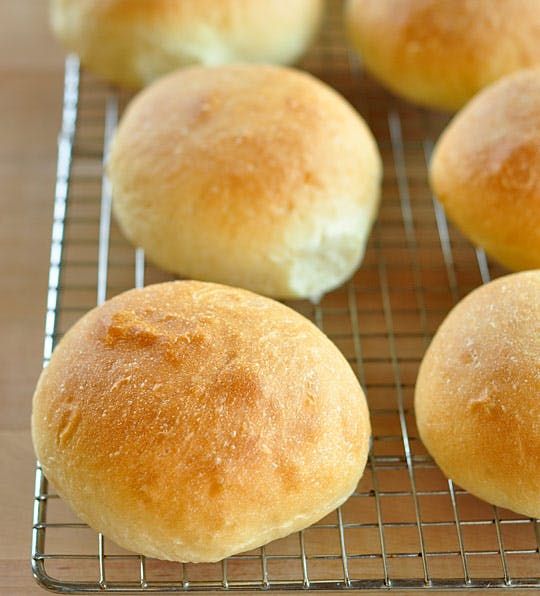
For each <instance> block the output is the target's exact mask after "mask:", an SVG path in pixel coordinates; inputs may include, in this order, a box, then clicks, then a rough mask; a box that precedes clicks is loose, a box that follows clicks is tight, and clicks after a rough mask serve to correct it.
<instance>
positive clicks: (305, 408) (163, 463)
mask: <svg viewBox="0 0 540 596" xmlns="http://www.w3.org/2000/svg"><path fill="white" fill-rule="evenodd" d="M32 432H33V439H34V444H35V448H36V452H37V455H38V457H39V459H40V461H41V463H42V465H43V467H44V470H45V472H46V474H47V476H48V477H49V478H50V479H51V480H52V482H53V483H54V485H55V487H56V488H57V489H58V491H59V493H60V494H61V495H62V496H63V497H64V498H65V499H66V500H67V502H68V503H70V504H71V506H72V507H73V509H74V510H75V512H76V513H77V514H79V515H80V516H81V517H82V518H83V519H84V520H86V521H87V522H88V523H89V524H90V525H91V526H92V527H94V528H95V529H97V530H99V531H102V532H104V533H105V535H107V536H109V537H110V538H111V539H113V540H115V541H116V542H118V543H119V544H120V545H122V546H124V547H126V548H128V549H132V550H137V551H140V552H142V553H144V554H148V555H151V556H157V557H160V558H168V559H174V560H184V561H213V560H218V559H220V558H223V557H225V556H227V555H230V554H232V553H235V552H238V551H240V550H244V549H249V548H253V547H255V546H259V545H260V544H263V543H265V542H268V541H270V540H272V539H274V538H277V537H280V536H283V535H285V534H288V533H289V532H292V531H294V530H296V529H298V528H299V527H304V526H305V525H308V524H310V523H312V522H314V521H315V520H316V519H319V518H321V517H322V516H324V515H325V514H326V513H328V512H329V511H331V510H332V508H334V507H335V506H337V505H338V504H339V503H340V502H342V501H343V500H344V499H345V498H346V497H347V496H348V495H349V494H350V492H351V491H352V490H353V489H354V487H355V485H356V482H357V481H358V478H359V476H360V474H361V473H362V470H363V467H364V465H365V461H366V456H367V449H368V440H369V418H368V413H367V407H366V403H365V399H364V396H363V394H362V391H361V389H360V387H359V385H358V382H357V380H356V378H355V377H354V374H353V373H352V371H351V369H350V367H349V366H348V364H347V362H346V361H345V359H344V358H343V357H342V356H341V354H340V353H339V351H338V350H337V348H335V347H334V345H333V344H332V343H331V342H330V341H329V340H328V339H326V338H325V337H324V336H323V335H322V334H321V333H320V331H318V330H317V328H316V327H315V326H313V325H312V324H311V323H309V322H308V321H307V320H306V319H304V318H303V317H301V316H300V315H298V314H297V313H295V312H294V311H292V310H290V309H288V308H286V307H285V306H282V305H280V304H278V303H276V302H273V301H271V300H268V299H266V298H262V297H259V296H256V295H255V294H251V293H249V292H246V291H243V290H237V289H233V288H227V287H224V286H218V285H215V284H204V283H200V282H171V283H166V284H160V285H156V286H149V287H147V288H145V289H144V290H133V291H130V292H127V293H124V294H122V295H120V296H118V297H116V298H114V299H113V300H111V301H109V302H107V303H105V304H104V305H103V306H102V307H100V308H97V309H94V310H93V311H91V312H90V313H88V314H87V315H86V316H85V317H84V318H83V319H81V321H79V322H78V323H77V324H76V325H75V326H74V327H73V328H72V329H71V330H70V331H69V332H68V333H67V335H66V336H65V337H64V339H63V340H62V342H61V343H60V345H59V346H58V347H57V349H56V350H55V352H54V355H53V358H52V360H51V363H50V365H49V367H48V368H47V369H46V370H45V371H44V372H43V374H42V376H41V378H40V381H39V384H38V387H37V389H36V393H35V396H34V410H33V418H32Z"/></svg>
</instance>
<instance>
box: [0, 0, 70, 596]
mask: <svg viewBox="0 0 540 596" xmlns="http://www.w3.org/2000/svg"><path fill="white" fill-rule="evenodd" d="M0 28H1V33H0V85H1V91H0V131H1V134H0V188H1V189H2V192H1V196H0V201H1V213H2V216H1V217H0V271H1V279H2V287H1V294H0V329H2V341H1V342H0V362H1V366H0V388H1V398H0V453H1V454H2V457H1V458H0V475H1V481H0V527H1V532H0V536H1V538H0V574H1V578H0V593H1V594H9V595H10V596H11V595H18V594H21V595H22V594H24V595H27V594H43V591H42V590H41V589H39V588H38V587H37V586H36V585H35V583H34V581H33V579H32V576H31V573H30V563H29V551H30V526H31V515H32V493H33V481H34V469H33V468H34V455H33V451H32V446H31V442H30V433H29V416H30V400H31V396H32V391H33V388H34V384H35V381H36V378H37V375H38V374H39V371H40V368H41V352H42V344H43V317H44V305H45V292H46V284H47V267H48V251H49V236H50V226H51V210H52V200H51V197H52V196H53V189H54V174H55V162H56V134H57V131H58V125H59V120H60V111H61V103H60V100H61V92H62V76H63V52H62V50H61V49H60V48H59V47H58V46H57V45H56V43H55V42H54V40H53V39H52V38H51V36H50V35H49V31H48V26H47V2H45V1H42V0H16V1H14V0H2V2H0Z"/></svg>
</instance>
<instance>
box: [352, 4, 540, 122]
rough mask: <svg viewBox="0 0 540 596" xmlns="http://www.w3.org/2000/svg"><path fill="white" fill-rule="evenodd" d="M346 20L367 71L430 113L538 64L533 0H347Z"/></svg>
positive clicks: (539, 34) (538, 9) (538, 7)
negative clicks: (423, 106) (508, 75)
mask: <svg viewBox="0 0 540 596" xmlns="http://www.w3.org/2000/svg"><path fill="white" fill-rule="evenodd" d="M346 21H347V26H348V30H349V34H350V38H351V41H352V43H353V45H354V46H355V47H356V48H357V49H358V51H359V52H360V54H361V56H362V62H363V64H364V65H365V67H366V68H367V70H369V71H370V72H371V73H372V74H373V75H374V76H376V77H377V78H378V79H380V81H381V82H382V83H383V84H385V85H386V86H387V87H388V88H389V89H391V90H392V91H394V92H395V93H397V94H398V95H402V96H403V97H406V98H407V99H409V100H411V101H414V102H417V103H419V104H422V105H425V106H429V107H434V108H440V109H443V110H457V109H459V108H460V107H461V106H463V105H464V104H465V103H466V102H467V101H468V100H469V99H470V98H471V97H472V96H473V95H474V94H475V93H477V92H478V91H479V90H480V89H482V88H483V87H485V86H486V85H489V84H490V83H492V82H493V81H496V80H497V79H498V78H500V77H502V76H504V75H506V74H508V73H511V72H513V71H515V70H518V69H520V68H526V67H528V66H534V65H537V64H538V65H540V2H539V1H538V0H495V1H494V0H348V4H347V9H346Z"/></svg>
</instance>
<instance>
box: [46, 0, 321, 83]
mask: <svg viewBox="0 0 540 596" xmlns="http://www.w3.org/2000/svg"><path fill="white" fill-rule="evenodd" d="M322 12H323V0H286V1H285V2H284V1H283V0H52V1H51V24H52V28H53V30H54V32H55V33H56V35H57V37H58V38H59V39H60V40H61V41H62V42H63V43H64V45H65V46H66V47H67V48H68V49H69V50H70V51H73V52H77V53H78V54H79V55H80V57H81V61H82V63H83V65H84V66H86V67H87V68H88V69H89V70H91V71H93V72H94V73H96V74H98V75H100V76H102V77H104V78H105V79H108V80H110V81H113V82H115V83H119V84H121V85H127V86H129V87H140V86H143V85H146V84H148V83H150V82H151V81H153V80H154V79H156V78H158V77H159V76H161V75H164V74H166V73H168V72H170V71H172V70H176V69H177V68H179V67H182V66H186V65H190V64H207V65H216V64H228V63H231V62H268V63H277V64H289V63H292V62H295V61H296V60H297V58H299V56H300V55H301V54H303V53H304V51H305V50H306V48H307V47H308V45H309V43H310V42H311V40H312V38H313V37H314V35H315V33H316V32H317V30H318V27H319V24H320V21H321V17H322Z"/></svg>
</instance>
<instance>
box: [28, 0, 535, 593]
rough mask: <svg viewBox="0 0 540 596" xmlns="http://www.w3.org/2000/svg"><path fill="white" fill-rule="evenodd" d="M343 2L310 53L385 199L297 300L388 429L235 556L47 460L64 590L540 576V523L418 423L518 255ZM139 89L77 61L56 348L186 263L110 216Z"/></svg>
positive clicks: (55, 298)
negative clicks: (123, 124)
mask: <svg viewBox="0 0 540 596" xmlns="http://www.w3.org/2000/svg"><path fill="white" fill-rule="evenodd" d="M339 5H340V3H339V2H333V3H332V7H331V8H332V10H331V12H330V14H329V16H328V18H327V23H326V27H325V31H324V32H323V35H322V38H321V40H320V42H319V43H318V44H317V46H316V47H315V48H314V51H313V52H312V53H311V54H310V55H309V56H308V58H307V59H306V61H305V63H304V66H305V67H306V68H307V69H308V70H311V71H312V72H314V73H315V74H316V75H317V76H319V77H320V78H322V79H325V80H327V81H328V82H330V83H331V84H333V85H334V86H335V87H336V88H338V89H339V90H340V91H341V92H342V93H343V94H344V95H345V96H346V97H347V98H348V99H349V100H350V101H351V102H352V103H353V104H354V105H356V106H357V107H358V108H359V109H360V111H361V113H362V114H363V115H364V116H365V117H366V119H367V121H368V123H369V125H370V127H371V129H372V130H373V131H374V133H375V135H376V137H377V140H378V142H379V146H380V148H381V153H382V155H383V160H384V164H385V179H384V184H383V202H382V206H381V212H380V216H379V220H378V223H377V224H376V226H375V228H374V231H373V234H372V237H371V240H370V243H369V247H368V250H367V253H366V258H365V261H364V264H363V266H362V268H361V269H360V271H359V272H358V273H357V274H356V275H355V277H354V279H353V280H352V281H351V282H349V283H348V284H346V285H345V286H343V287H342V288H340V289H338V290H337V291H335V292H332V293H330V294H328V295H327V296H325V297H324V298H323V300H322V301H321V302H320V303H319V304H317V305H312V304H311V303H308V302H301V301H299V302H294V303H289V304H290V305H291V306H293V307H294V308H295V309H296V310H298V311H299V312H301V313H302V314H304V315H306V316H308V317H309V318H311V319H312V320H313V321H314V322H316V323H317V324H318V325H319V327H320V328H321V329H323V330H324V331H325V332H326V333H327V334H328V335H329V336H330V338H331V339H332V340H333V341H334V342H335V343H336V344H337V345H338V346H339V347H340V349H341V350H342V351H343V353H344V355H345V356H346V357H347V358H348V360H349V362H350V363H351V365H352V366H353V368H354V369H355V371H356V372H357V374H358V377H359V379H360V381H361V382H362V385H363V386H364V387H365V388H366V392H367V396H368V401H369V404H370V411H371V416H372V424H373V433H374V441H373V448H372V451H371V453H370V456H369V461H368V466H367V469H366V473H365V474H364V477H363V479H362V480H361V482H360V484H359V486H358V488H357V490H356V492H355V493H354V494H353V496H352V497H351V498H350V499H349V501H348V502H347V503H346V504H344V505H343V506H342V507H341V508H340V509H338V510H337V511H336V512H335V513H333V514H331V515H329V516H327V517H326V518H325V519H323V520H321V522H319V523H318V524H315V525H314V526H312V527H311V528H309V529H307V530H304V531H303V532H300V533H298V534H296V535H293V536H290V537H288V538H285V539H282V540H279V541H276V542H274V543H271V544H269V545H267V546H266V547H262V548H260V549H257V550H255V551H251V552H249V553H245V554H242V555H238V556H235V557H231V558H230V559H228V560H226V561H223V562H221V563H218V564H211V565H210V564H209V565H201V564H199V565H193V564H176V563H169V562H163V561H156V560H151V559H146V558H145V557H143V556H140V555H134V554H132V553H128V552H126V551H123V550H122V549H120V548H119V547H117V546H116V545H114V544H112V543H109V542H108V541H107V539H105V538H104V537H103V536H102V535H97V534H95V533H94V532H93V531H92V530H90V529H89V528H88V527H87V526H86V525H85V524H82V523H80V522H79V521H78V520H77V519H76V518H75V517H74V516H73V514H72V513H71V512H70V511H69V510H68V509H67V507H66V506H65V505H64V504H63V503H62V501H61V500H60V499H59V498H58V497H57V495H55V494H54V490H53V489H52V487H49V486H48V483H47V480H46V478H45V477H44V475H43V473H42V471H41V469H40V468H39V465H38V467H37V470H36V484H35V500H34V525H33V536H32V567H33V572H34V575H35V577H36V579H37V580H38V581H39V582H40V583H41V584H42V585H43V586H45V587H47V588H49V589H53V590H57V591H59V592H64V593H73V592H98V591H113V592H114V591H115V592H137V591H148V592H156V591H168V592H175V591H186V590H215V589H221V590H245V589H251V590H253V589H266V590H269V589H270V590H273V589H288V590H292V589H313V590H315V589H336V588H351V589H376V588H383V589H390V588H398V589H429V588H437V589H442V588H449V589H450V588H454V589H455V588H460V587H462V588H488V587H490V588H510V587H520V588H529V587H530V588H539V587H540V579H539V578H540V555H539V548H540V528H539V524H538V522H537V521H536V520H532V519H527V518H523V517H521V516H518V515H516V514H513V513H511V512H508V511H504V510H500V509H497V508H494V507H491V506H488V505H487V504H485V503H483V502H481V501H479V500H477V499H475V498H474V497H472V496H470V495H468V494H467V493H466V492H465V491H463V490H461V489H459V488H458V487H455V486H454V485H453V483H452V481H447V480H446V479H444V477H443V476H442V474H441V473H440V472H439V470H438V469H437V467H436V466H435V465H434V463H433V462H432V460H431V459H430V458H429V456H428V455H427V453H426V452H425V450H424V448H423V446H422V445H421V442H420V441H419V439H418V435H417V432H416V429H415V423H414V416H413V412H412V391H413V387H414V381H415V378H416V371H417V367H418V364H419V362H420V360H421V357H422V355H423V353H424V350H425V348H426V346H427V345H428V343H429V341H430V339H431V337H432V335H433V333H434V331H435V329H436V328H437V326H438V324H439V323H440V322H441V321H442V319H443V318H444V316H445V315H446V313H447V312H448V310H449V309H450V308H451V306H452V305H453V304H455V303H456V302H457V301H458V300H459V299H460V298H461V297H462V296H463V295H464V294H466V293H468V292H469V291H470V290H472V289H473V288H474V287H475V286H477V285H479V284H480V283H483V282H484V283H485V282H487V281H489V279H490V278H491V275H498V274H500V273H501V271H499V270H497V269H495V268H494V267H493V266H492V265H491V264H490V263H488V261H487V259H486V257H485V255H484V253H483V252H482V251H479V250H476V251H475V250H474V249H473V248H472V247H471V246H470V245H469V244H468V243H467V242H466V241H465V240H464V239H463V238H462V237H460V236H459V234H458V233H457V232H456V231H455V230H454V229H452V227H451V226H450V225H449V224H448V223H447V221H446V219H445V215H444V212H443V210H442V208H441V207H440V205H439V204H438V203H437V201H436V199H435V198H433V197H431V195H430V193H429V189H428V186H427V182H426V164H427V162H428V161H429V157H430V154H431V150H432V147H433V140H434V139H436V138H437V136H438V133H439V132H440V130H441V128H442V126H443V125H444V124H445V119H444V118H443V117H440V116H436V115H434V114H430V113H427V112H424V111H422V110H419V109H416V108H413V107H411V106H409V105H407V104H404V103H401V102H399V100H397V99H395V98H392V97H391V96H389V95H387V94H385V93H384V92H383V91H382V90H381V89H380V88H379V87H378V86H377V85H376V84H375V83H373V82H372V81H371V80H370V79H369V78H368V77H366V76H365V75H364V74H363V72H362V70H361V68H360V65H359V64H358V63H357V61H356V58H354V56H352V55H349V53H348V51H347V49H346V47H345V45H344V42H343V40H342V32H341V25H340V15H339V8H340V6H339ZM125 100H126V97H123V96H122V95H119V94H117V93H116V92H115V91H113V90H110V89H108V88H106V87H104V86H103V85H102V84H100V83H99V82H97V81H95V80H93V79H92V78H91V77H90V76H88V75H87V74H83V75H82V76H81V75H80V72H79V64H78V62H77V59H76V58H75V57H69V58H68V59H67V61H66V77H65V91H64V111H63V123H62V131H61V133H60V137H59V148H58V170H57V184H56V190H55V203H54V222H53V230H52V241H51V264H50V273H49V291H48V298H47V316H46V328H45V346H44V362H45V364H46V363H47V362H48V360H49V359H50V356H51V353H52V350H53V347H54V345H55V343H56V342H57V341H58V339H59V338H60V337H61V336H62V334H63V333H64V332H65V330H66V329H67V328H68V327H69V326H70V325H71V324H72V323H73V322H74V321H75V320H77V319H78V318H79V317H80V316H81V315H82V314H84V312H86V311H87V310H88V309H90V308H92V307H93V306H94V305H95V304H96V303H98V304H99V303H101V302H103V301H104V300H105V299H106V298H107V297H110V296H112V295H114V294H117V293H119V292H121V291H123V290H126V289H129V288H130V287H133V286H136V287H142V286H143V285H144V283H153V282H158V281H163V280H165V279H168V278H169V277H168V276H167V275H166V274H164V273H163V272H161V271H159V270H157V269H155V268H153V267H151V266H149V265H147V264H146V263H145V260H144V254H143V252H142V250H140V249H137V250H135V251H134V250H133V249H132V248H131V247H130V246H129V245H128V244H127V243H126V241H125V240H124V239H123V238H122V237H121V235H120V233H119V231H118V229H117V227H116V225H115V223H114V221H111V191H110V187H109V184H108V181H107V179H106V178H104V177H103V176H102V165H103V161H104V156H106V155H107V151H108V146H109V142H110V139H111V136H112V134H113V132H114V128H115V126H116V123H117V120H118V116H119V113H120V112H121V109H122V107H123V105H124V104H125Z"/></svg>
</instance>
